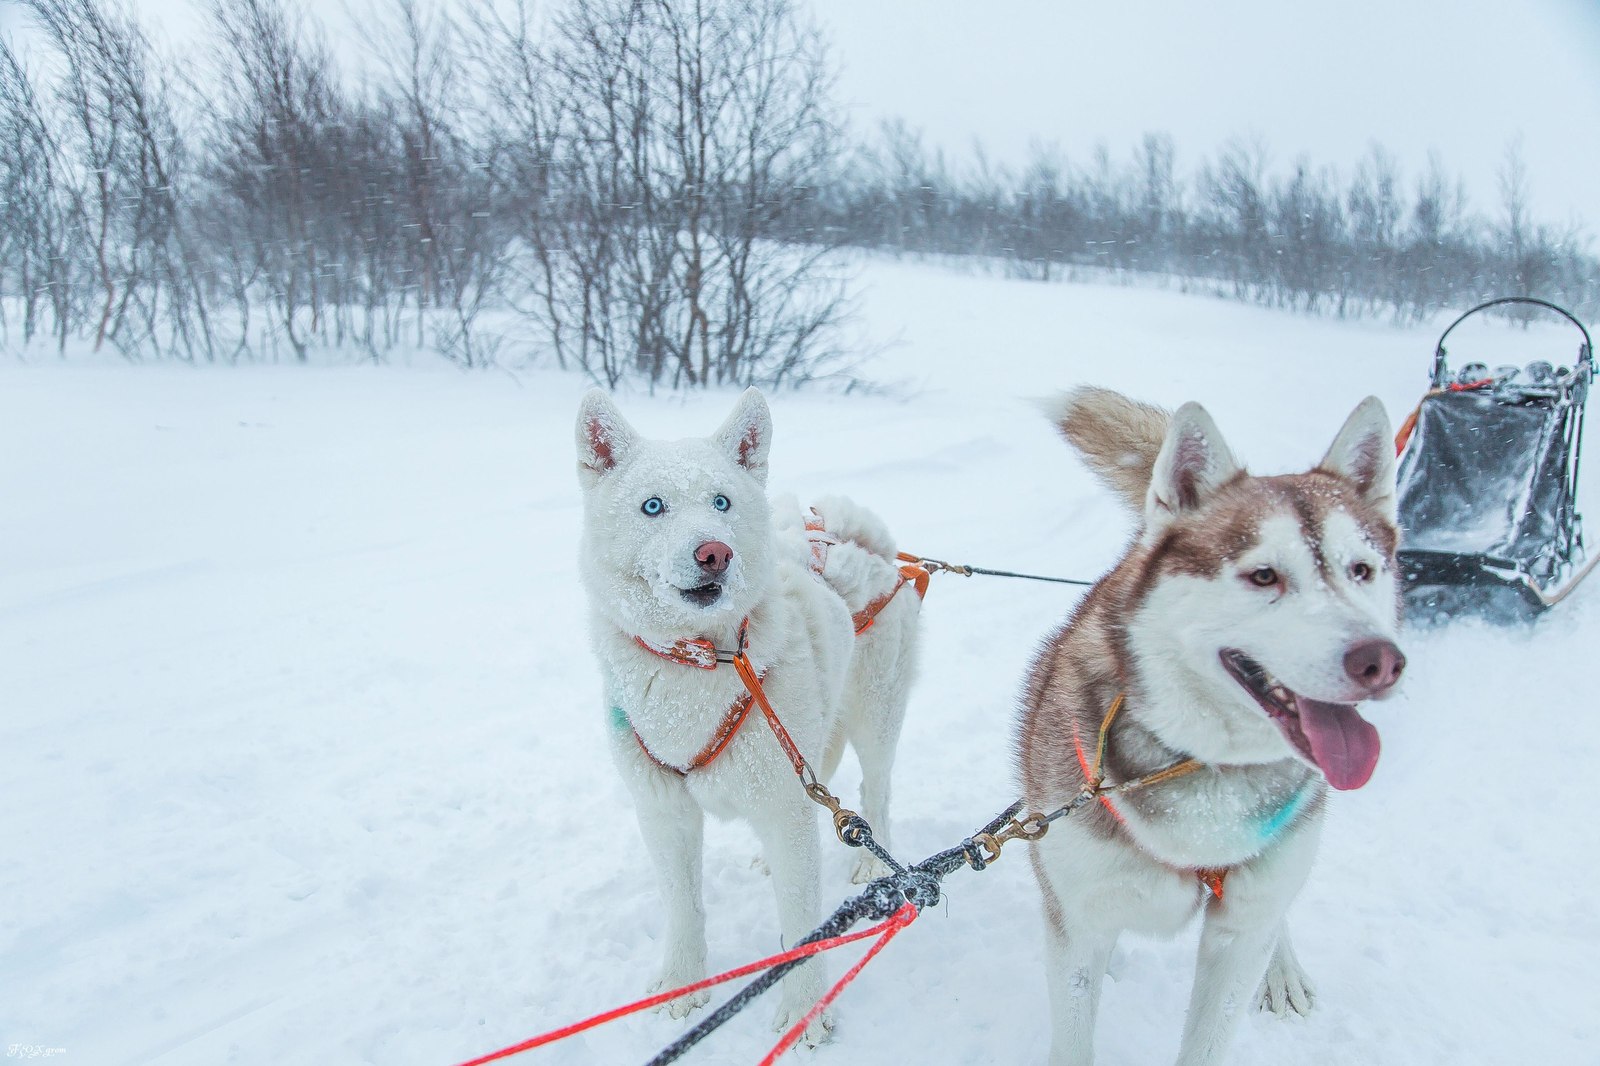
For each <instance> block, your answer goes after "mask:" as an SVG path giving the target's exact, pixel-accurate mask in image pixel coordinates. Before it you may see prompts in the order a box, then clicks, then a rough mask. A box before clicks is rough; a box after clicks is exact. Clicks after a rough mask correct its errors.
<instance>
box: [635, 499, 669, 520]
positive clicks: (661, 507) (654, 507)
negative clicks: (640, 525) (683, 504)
mask: <svg viewBox="0 0 1600 1066" xmlns="http://www.w3.org/2000/svg"><path fill="white" fill-rule="evenodd" d="M666 509H667V505H666V504H665V503H663V502H662V501H661V497H660V496H652V497H650V498H649V499H648V500H646V501H644V502H643V503H641V504H640V505H639V510H641V511H643V512H644V513H645V514H647V515H649V516H650V517H652V518H654V517H655V516H656V515H658V514H660V513H661V512H662V511H665V510H666Z"/></svg>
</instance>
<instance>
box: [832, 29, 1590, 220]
mask: <svg viewBox="0 0 1600 1066" xmlns="http://www.w3.org/2000/svg"><path fill="white" fill-rule="evenodd" d="M810 3H811V4H812V5H813V7H814V9H815V11H816V13H817V17H818V20H819V21H820V22H821V24H822V25H823V27H824V28H825V29H826V30H828V31H829V33H830V36H831V37H832V38H833V40H834V42H835V48H836V58H837V59H838V61H839V63H840V65H841V67H842V70H841V74H840V82H839V95H840V96H841V98H842V99H843V100H845V101H846V102H847V103H849V104H851V105H852V111H853V114H854V117H855V122H856V125H857V126H858V128H862V129H866V128H870V127H871V126H872V125H873V124H875V123H876V121H877V119H878V118H879V117H881V116H890V115H899V116H902V117H904V118H905V119H906V120H907V121H908V122H910V123H911V124H912V125H913V126H917V127H921V128H923V129H924V130H925V131H926V133H927V135H928V139H929V141H930V142H932V143H937V144H940V145H942V146H944V147H945V148H946V149H947V150H950V151H951V152H952V156H953V158H968V157H970V153H969V151H968V149H969V147H970V145H971V143H972V140H973V139H974V138H975V137H976V138H979V139H981V140H982V142H983V144H984V146H985V148H986V149H987V150H988V151H989V152H990V154H991V155H992V156H994V157H996V158H998V159H1000V160H1002V161H1009V160H1015V159H1018V158H1020V157H1021V156H1022V155H1024V154H1025V153H1026V151H1027V148H1028V144H1029V142H1030V140H1035V139H1036V140H1039V141H1043V142H1052V141H1053V142H1056V143H1058V144H1059V145H1060V146H1061V148H1062V149H1063V151H1064V152H1066V154H1067V155H1068V157H1069V159H1070V158H1072V157H1074V156H1076V157H1077V158H1078V159H1080V160H1082V159H1083V158H1084V157H1085V156H1086V155H1087V153H1088V152H1089V151H1091V150H1092V148H1093V146H1094V144H1095V142H1096V141H1097V140H1104V141H1105V142H1106V143H1107V144H1108V146H1109V147H1110V148H1111V150H1112V154H1113V156H1114V157H1116V158H1123V157H1125V156H1126V155H1127V154H1128V153H1129V152H1130V151H1131V150H1132V147H1133V145H1134V144H1135V143H1136V141H1137V140H1138V138H1139V137H1140V135H1141V134H1142V133H1144V132H1145V131H1148V130H1155V131H1166V132H1168V133H1171V134H1172V136H1173V139H1174V141H1175V142H1176V145H1177V149H1178V165H1179V169H1180V171H1181V172H1188V171H1189V170H1190V169H1191V168H1192V167H1193V166H1194V165H1195V163H1197V162H1198V160H1199V157H1200V156H1202V155H1209V154H1211V153H1212V152H1213V151H1214V150H1215V149H1216V148H1217V146H1219V145H1220V144H1222V143H1223V142H1224V141H1225V140H1227V139H1228V138H1229V137H1232V136H1235V135H1259V136H1261V137H1262V138H1264V140H1265V141H1266V143H1267V145H1268V147H1269V149H1270V151H1271V155H1272V158H1273V160H1274V161H1275V162H1276V163H1277V164H1279V165H1285V164H1287V163H1289V162H1290V161H1291V160H1292V159H1293V158H1294V157H1295V156H1296V155H1297V154H1299V153H1302V152H1304V153H1306V154H1308V155H1309V156H1310V157H1311V159H1312V160H1313V162H1315V163H1318V164H1323V163H1332V164H1336V165H1337V166H1338V167H1339V168H1340V169H1341V171H1343V172H1345V173H1346V174H1348V173H1349V171H1350V169H1351V167H1352V165H1353V164H1354V162H1355V161H1356V159H1357V158H1358V157H1359V156H1360V155H1362V154H1363V153H1364V152H1365V151H1366V148H1367V145H1368V143H1369V142H1371V141H1373V140H1377V141H1379V142H1381V143H1383V144H1384V145H1386V146H1387V147H1388V148H1389V149H1390V150H1391V151H1392V152H1393V153H1394V154H1395V155H1396V156H1397V157H1398V158H1399V159H1400V160H1401V162H1402V163H1403V164H1404V165H1405V168H1406V171H1407V173H1408V174H1409V175H1412V176H1415V175H1416V174H1417V173H1418V172H1420V171H1421V169H1422V168H1423V167H1424V166H1425V165H1426V161H1427V156H1428V152H1429V150H1430V149H1431V150H1436V151H1437V152H1438V153H1439V154H1440V156H1441V158H1442V160H1443V162H1444V163H1445V166H1446V169H1447V170H1448V171H1450V172H1452V173H1459V174H1461V175H1462V176H1463V177H1464V178H1465V179H1466V181H1467V185H1468V193H1469V195H1470V196H1471V198H1472V202H1473V205H1474V207H1476V208H1477V209H1478V210H1480V211H1484V212H1490V211H1492V210H1493V209H1494V207H1495V204H1496V200H1497V196H1498V192H1497V173H1498V171H1499V168H1500V165H1501V161H1502V159H1503V158H1504V153H1505V148H1506V144H1507V142H1508V140H1510V139H1511V138H1512V137H1514V136H1516V135H1518V134H1519V133H1520V135H1521V136H1522V141H1523V145H1522V147H1523V157H1524V159H1525V160H1526V162H1527V166H1528V176H1529V179H1530V182H1531V185H1532V192H1533V201H1534V207H1535V211H1536V214H1537V215H1538V216H1539V217H1541V218H1543V219H1544V220H1547V221H1555V222H1564V221H1566V220H1567V219H1569V218H1570V217H1572V216H1573V215H1574V214H1575V215H1577V216H1578V217H1580V218H1582V219H1584V220H1586V221H1587V222H1589V223H1591V224H1600V186H1597V184H1596V181H1597V174H1600V0H1448V2H1446V0H1339V2H1337V3H1317V4H1311V3H1297V2H1295V0H1204V2H1200V0H1092V2H1090V0H989V2H980V0H810Z"/></svg>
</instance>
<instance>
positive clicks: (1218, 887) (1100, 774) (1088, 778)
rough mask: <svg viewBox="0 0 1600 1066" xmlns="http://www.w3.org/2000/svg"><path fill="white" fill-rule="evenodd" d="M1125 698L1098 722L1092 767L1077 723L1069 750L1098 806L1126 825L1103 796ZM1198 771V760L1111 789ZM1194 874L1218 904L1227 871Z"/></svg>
mask: <svg viewBox="0 0 1600 1066" xmlns="http://www.w3.org/2000/svg"><path fill="white" fill-rule="evenodd" d="M1124 695H1125V694H1124V693H1121V692H1119V693H1117V698H1116V699H1114V700H1112V701H1111V707H1110V709H1109V710H1107V711H1106V716H1105V717H1104V718H1103V719H1101V720H1100V733H1099V737H1098V739H1097V740H1096V742H1095V753H1094V765H1093V766H1090V765H1089V758H1088V756H1087V755H1086V754H1085V753H1084V750H1083V741H1082V740H1081V739H1080V738H1079V736H1078V729H1077V723H1076V722H1074V723H1073V729H1072V747H1073V749H1074V750H1075V751H1077V753H1078V766H1079V767H1081V768H1082V769H1083V780H1084V785H1085V787H1086V788H1088V789H1089V790H1090V791H1092V792H1094V793H1096V794H1097V795H1098V796H1099V799H1100V802H1101V803H1103V804H1105V808H1106V810H1108V811H1110V812H1111V817H1113V818H1115V819H1116V820H1117V821H1119V822H1122V823H1124V824H1126V822H1127V819H1126V818H1124V817H1123V816H1122V812H1121V811H1119V810H1117V808H1116V805H1115V804H1113V803H1112V802H1111V797H1110V796H1109V795H1106V792H1108V791H1110V789H1107V788H1106V787H1105V779H1106V772H1105V763H1106V744H1107V742H1108V740H1109V739H1110V736H1111V723H1112V721H1113V720H1115V718H1116V717H1117V712H1119V711H1121V710H1122V704H1123V699H1124ZM1199 768H1200V763H1199V762H1198V761H1197V760H1195V759H1185V760H1183V761H1182V762H1179V763H1175V764H1173V765H1172V766H1169V767H1167V768H1166V769H1164V770H1157V771H1156V772H1155V773H1153V774H1150V775H1149V776H1148V777H1141V778H1138V779H1137V780H1135V781H1130V782H1128V783H1126V784H1124V785H1120V786H1112V788H1113V789H1117V788H1121V789H1129V788H1143V787H1145V786H1146V785H1154V784H1159V783H1160V782H1162V781H1170V780H1172V779H1173V778H1174V777H1182V776H1183V775H1184V774H1187V773H1191V772H1193V771H1195V770H1198V769H1199ZM1193 873H1194V875H1195V877H1196V878H1198V879H1199V881H1200V883H1201V884H1202V885H1204V886H1205V887H1206V888H1207V889H1209V890H1210V892H1211V894H1212V895H1213V896H1215V897H1216V898H1217V901H1218V902H1221V900H1222V893H1223V883H1224V882H1225V881H1226V880H1227V877H1228V868H1227V867H1226V866H1217V867H1211V868H1197V869H1194V870H1193Z"/></svg>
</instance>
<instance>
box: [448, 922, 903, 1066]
mask: <svg viewBox="0 0 1600 1066" xmlns="http://www.w3.org/2000/svg"><path fill="white" fill-rule="evenodd" d="M916 918H917V908H916V907H915V906H913V905H912V904H910V903H907V904H905V905H904V906H902V907H901V908H900V909H899V910H897V911H895V912H894V913H893V914H892V915H890V916H889V917H888V918H887V919H885V920H884V921H882V922H879V923H878V924H877V925H874V926H870V927H868V928H866V929H862V930H859V931H857V932H854V933H845V934H842V935H840V936H835V937H829V938H827V939H826V940H816V941H813V942H811V943H809V944H802V945H800V946H799V947H795V948H790V949H789V950H788V951H784V952H780V953H778V954H777V955H769V956H767V957H766V958H764V959H758V960H757V961H755V962H752V963H748V964H747V965H744V966H740V967H738V968H736V969H732V970H729V971H727V972H726V973H719V974H717V975H716V976H715V977H708V978H706V979H705V980H703V981H696V982H695V983H694V984H692V985H684V986H683V987H682V988H674V989H672V990H670V991H667V992H658V993H656V994H655V995H653V996H649V997H646V998H645V999H641V1000H638V1001H637V1002H634V1003H629V1004H627V1005H625V1006H621V1007H615V1008H613V1009H612V1010H608V1011H605V1012H604V1013H602V1014H596V1015H595V1016H594V1017H592V1018H585V1019H584V1020H583V1021H581V1022H573V1023H572V1024H571V1025H566V1026H562V1027H561V1028H560V1029H552V1030H551V1031H550V1032H548V1033H541V1034H540V1035H539V1036H535V1037H532V1038H530V1039H528V1040H524V1041H523V1042H522V1043H520V1044H512V1045H511V1046H510V1047H505V1048H501V1049H500V1050H499V1051H492V1052H490V1053H489V1054H487V1055H480V1056H479V1057H478V1058H475V1059H468V1060H467V1061H466V1062H463V1063H459V1064H458V1066H484V1064H485V1063H490V1062H496V1061H498V1060H500V1059H506V1058H510V1057H511V1056H512V1055H520V1054H521V1053H522V1052H524V1051H531V1050H533V1049H534V1048H536V1047H542V1046H543V1045H545V1044H553V1043H555V1042H556V1041H558V1040H565V1039H566V1038H567V1037H569V1036H576V1035H577V1034H579V1033H581V1032H584V1031H585V1030H588V1029H593V1028H596V1027H597V1026H601V1025H604V1024H606V1023H607V1022H613V1021H616V1020H617V1019H618V1018H625V1017H627V1016H628V1015H630V1014H636V1013H638V1012H639V1011H642V1010H649V1009H650V1008H651V1007H659V1006H661V1005H662V1004H663V1003H669V1002H671V1001H672V1000H674V999H677V998H678V997H679V996H685V995H689V994H691V993H694V992H699V991H701V990H702V989H706V988H711V987H713V986H715V985H720V984H723V983H725V982H727V981H732V980H734V979H736V978H739V977H745V976H747V975H749V974H753V973H760V972H761V971H763V970H768V969H771V968H772V967H774V966H781V965H782V964H784V963H786V962H792V961H793V960H795V959H804V958H807V957H809V956H811V955H817V954H820V953H822V952H824V951H830V950H832V949H833V948H837V947H843V946H844V945H846V944H853V943H855V942H856V941H857V940H866V939H868V938H870V937H874V936H876V937H878V942H877V943H875V944H873V945H872V947H870V948H868V949H867V953H866V954H865V955H863V956H862V957H861V959H860V960H859V961H858V962H857V963H856V964H855V965H854V966H852V967H851V968H850V970H849V971H848V972H847V973H846V974H845V975H844V976H843V977H841V978H840V979H839V980H838V981H837V982H835V984H834V986H833V987H832V988H830V989H829V990H828V992H827V994H826V995H824V996H823V997H822V998H821V999H819V1000H818V1001H817V1002H816V1005H815V1006H813V1007H812V1008H811V1010H810V1011H809V1012H807V1014H806V1016H805V1017H804V1018H801V1019H800V1020H799V1021H798V1022H796V1023H795V1024H794V1025H793V1026H791V1027H790V1028H789V1030H788V1032H786V1033H784V1034H783V1039H782V1040H780V1041H779V1042H778V1045H777V1046H776V1047H774V1048H773V1049H772V1050H771V1051H770V1052H768V1053H767V1057H766V1058H764V1059H762V1060H761V1064H760V1066H771V1064H772V1063H773V1062H775V1061H777V1058H778V1056H780V1055H782V1054H783V1053H784V1052H785V1051H788V1050H789V1049H790V1048H791V1047H793V1046H794V1044H795V1042H796V1041H798V1040H799V1039H800V1036H801V1034H802V1033H804V1032H805V1029H806V1026H808V1025H810V1024H811V1023H812V1022H813V1021H815V1020H816V1018H817V1016H818V1015H819V1014H821V1013H822V1012H823V1011H824V1010H825V1009H827V1006H828V1004H830V1003H832V1002H833V1001H834V1000H835V999H836V998H837V997H838V995H839V993H840V992H842V991H844V988H845V986H846V985H848V984H849V983H850V982H851V981H853V980H855V978H856V975H857V974H859V973H860V972H861V970H862V968H863V967H865V966H866V965H867V963H868V962H870V961H872V957H873V956H874V955H876V954H877V953H878V952H879V951H882V950H883V948H884V946H885V945H886V944H888V943H889V941H891V940H893V939H894V938H895V936H896V935H897V934H899V932H900V930H902V929H904V928H905V927H906V926H908V925H910V924H911V923H912V922H914V921H916Z"/></svg>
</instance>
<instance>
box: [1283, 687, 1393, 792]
mask: <svg viewBox="0 0 1600 1066" xmlns="http://www.w3.org/2000/svg"><path fill="white" fill-rule="evenodd" d="M1295 704H1296V707H1295V709H1296V710H1297V711H1299V712H1300V730H1301V732H1303V733H1304V734H1305V737H1306V740H1308V741H1309V742H1310V743H1311V758H1312V759H1314V760H1315V761H1316V764H1317V766H1318V767H1320V768H1321V770H1322V774H1323V776H1324V777H1326V778H1327V779H1328V784H1330V785H1332V786H1333V787H1334V788H1337V789H1342V790H1348V789H1353V788H1360V787H1361V786H1362V785H1364V784H1366V783H1367V782H1368V781H1369V780H1370V779H1371V778H1372V771H1373V769H1374V768H1375V767H1376V766H1377V765H1378V749H1379V747H1380V746H1381V745H1380V744H1379V742H1378V731H1377V730H1376V729H1374V728H1373V726H1372V723H1371V722H1368V721H1367V720H1366V719H1365V718H1363V717H1361V715H1360V714H1359V713H1357V712H1356V709H1355V707H1353V706H1352V705H1350V704H1348V703H1322V702H1319V701H1317V700H1308V699H1306V698H1305V697H1303V696H1302V697H1298V698H1297V699H1296V700H1295Z"/></svg>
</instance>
